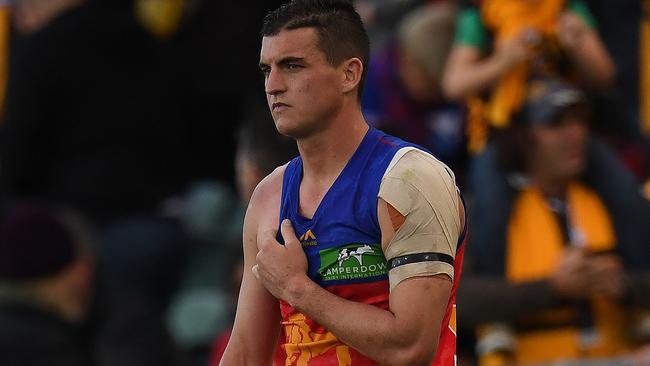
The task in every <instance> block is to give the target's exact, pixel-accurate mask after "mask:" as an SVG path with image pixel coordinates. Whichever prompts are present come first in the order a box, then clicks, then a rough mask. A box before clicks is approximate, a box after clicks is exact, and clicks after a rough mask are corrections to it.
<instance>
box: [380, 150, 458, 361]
mask: <svg viewBox="0 0 650 366" xmlns="http://www.w3.org/2000/svg"><path fill="white" fill-rule="evenodd" d="M398 159H399V160H397V163H395V164H394V165H393V164H391V168H390V170H389V171H387V173H386V174H385V176H384V179H383V180H382V184H381V187H380V190H379V221H380V226H381V229H382V245H383V247H384V254H385V256H386V259H387V261H388V263H389V281H390V288H391V291H390V310H391V312H393V313H394V314H395V317H396V318H398V319H400V321H401V322H403V324H405V325H406V327H407V328H409V331H410V332H411V334H412V336H413V337H415V338H413V339H411V341H412V342H413V343H412V344H413V347H415V350H416V351H415V352H424V353H426V354H428V356H429V357H430V358H431V357H433V355H434V353H435V351H436V349H437V348H436V347H435V346H436V345H437V341H438V339H439V337H440V329H441V325H442V321H443V319H444V316H445V310H446V308H447V305H448V303H449V297H450V295H451V289H452V283H453V278H454V267H453V261H454V257H455V255H456V245H457V241H458V236H459V235H460V232H461V230H462V228H461V225H462V220H461V219H460V218H459V205H460V203H459V196H458V192H457V189H456V186H455V182H454V177H453V174H452V173H451V171H450V170H448V168H447V167H445V166H444V165H443V164H442V163H440V162H438V161H437V160H435V158H433V157H431V156H430V155H428V154H425V153H423V152H421V151H409V152H407V153H406V154H404V155H403V156H402V157H401V158H398Z"/></svg>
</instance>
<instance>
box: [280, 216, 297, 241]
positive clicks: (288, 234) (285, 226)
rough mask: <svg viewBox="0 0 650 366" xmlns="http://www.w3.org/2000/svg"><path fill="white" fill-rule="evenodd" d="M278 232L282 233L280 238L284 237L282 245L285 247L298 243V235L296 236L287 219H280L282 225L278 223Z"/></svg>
mask: <svg viewBox="0 0 650 366" xmlns="http://www.w3.org/2000/svg"><path fill="white" fill-rule="evenodd" d="M280 232H281V233H282V238H283V239H284V245H285V246H286V247H287V248H290V247H294V246H296V245H298V244H300V241H299V240H298V237H296V232H295V231H294V230H293V225H291V221H290V220H289V219H284V220H282V225H280ZM298 246H299V245H298Z"/></svg>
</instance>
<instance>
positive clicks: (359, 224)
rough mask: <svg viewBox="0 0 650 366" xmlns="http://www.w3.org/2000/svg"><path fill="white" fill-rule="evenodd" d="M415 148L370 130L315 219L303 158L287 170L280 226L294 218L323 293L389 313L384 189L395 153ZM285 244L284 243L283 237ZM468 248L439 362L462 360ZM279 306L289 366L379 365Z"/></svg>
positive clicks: (443, 332) (459, 256) (444, 327)
mask: <svg viewBox="0 0 650 366" xmlns="http://www.w3.org/2000/svg"><path fill="white" fill-rule="evenodd" d="M412 146H414V145H413V144H410V143H407V142H404V141H402V140H400V139H398V138H395V137H393V136H389V135H386V134H385V133H383V132H381V131H379V130H377V129H374V128H372V127H371V128H370V129H369V131H368V132H367V134H366V136H365V137H364V138H363V140H362V142H361V144H360V145H359V147H358V148H357V150H356V152H355V153H354V155H353V156H352V157H351V158H350V160H349V161H348V163H347V165H346V166H345V168H344V169H343V171H342V172H341V173H340V174H339V176H338V178H337V179H336V180H335V181H334V183H333V185H332V186H331V187H330V189H329V190H328V192H327V193H326V194H325V196H324V197H323V199H322V201H321V203H320V205H319V206H318V208H317V209H316V211H315V213H314V215H313V217H312V218H311V219H308V218H306V217H303V216H302V215H300V213H299V202H298V201H299V189H300V182H301V180H302V174H303V165H302V160H301V158H300V157H297V158H295V159H293V160H292V161H291V162H289V164H288V165H287V167H286V170H285V172H284V177H283V184H282V200H281V209H280V222H282V220H284V219H289V220H291V222H292V224H293V227H294V229H295V232H296V235H297V236H298V238H299V239H300V242H301V243H302V247H303V250H304V251H305V254H306V256H307V261H308V275H309V277H310V278H311V279H312V280H313V281H314V282H316V283H317V284H318V285H320V286H321V287H323V288H324V289H326V290H328V291H330V292H331V293H333V294H335V295H337V296H340V297H343V298H345V299H348V300H351V301H357V302H362V303H365V304H369V305H373V306H377V307H379V308H382V309H388V298H389V283H388V263H387V261H386V259H385V258H384V254H383V252H382V248H381V229H380V227H379V220H378V217H377V203H378V193H379V186H380V183H381V180H382V177H383V176H384V173H385V171H386V169H387V167H388V165H389V163H390V162H391V160H392V159H393V156H394V155H395V154H396V152H397V151H399V150H400V149H401V148H404V147H412ZM417 148H418V149H420V148H419V147H417ZM278 232H279V231H278ZM463 236H464V233H463ZM278 239H279V240H280V242H281V243H282V242H283V241H282V238H281V235H279V238H278ZM459 243H462V240H459ZM463 249H464V248H462V247H460V244H459V248H458V250H457V255H456V260H455V263H454V269H455V281H454V286H453V289H452V296H451V298H450V301H449V303H448V307H447V312H446V314H445V317H444V319H443V325H442V329H441V334H440V342H439V346H438V354H437V356H436V361H435V363H434V365H442V366H451V365H454V363H455V353H456V334H455V332H456V329H455V325H456V324H455V323H456V321H455V308H456V305H455V303H456V301H455V294H456V286H457V283H458V280H459V278H460V270H461V268H460V267H461V263H462V254H463V253H462V251H463ZM280 307H281V313H282V330H283V335H282V336H281V339H280V347H282V348H284V350H285V352H286V360H285V363H284V364H285V365H290V366H294V365H295V366H324V365H334V366H345V365H352V366H370V365H379V364H378V363H377V362H374V361H372V360H371V359H369V358H367V357H365V356H363V355H362V354H361V353H359V352H358V351H356V350H355V349H353V348H352V347H350V346H348V345H346V344H344V343H342V342H340V341H339V340H338V339H337V337H336V336H335V335H334V334H332V333H331V332H329V331H328V330H327V329H325V328H324V327H322V326H321V325H319V324H317V323H316V322H314V321H313V320H312V319H310V318H309V317H307V316H305V315H304V314H302V313H300V312H299V311H297V310H296V309H294V308H293V307H292V306H291V305H289V304H288V303H286V302H284V301H281V302H280ZM276 366H277V362H276Z"/></svg>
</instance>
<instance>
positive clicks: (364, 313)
mask: <svg viewBox="0 0 650 366" xmlns="http://www.w3.org/2000/svg"><path fill="white" fill-rule="evenodd" d="M260 59H261V60H260V67H261V69H262V71H263V73H264V74H265V88H266V93H267V99H268V103H269V107H270V109H271V113H272V115H273V118H274V120H275V123H276V127H277V129H278V131H280V132H281V133H283V134H285V135H288V136H291V137H293V138H295V139H296V140H297V143H298V148H299V151H300V154H301V156H302V158H303V164H304V174H303V181H302V182H301V186H300V193H299V195H300V197H299V199H300V208H299V210H300V213H301V214H302V215H304V216H306V217H312V216H313V214H314V212H315V211H316V209H317V207H318V205H319V204H320V201H321V199H322V198H323V196H324V195H325V193H326V192H327V190H328V189H329V187H330V186H331V185H332V184H333V182H334V180H335V179H336V177H337V176H338V174H339V173H340V172H341V171H342V169H343V168H344V166H345V164H346V163H347V161H348V160H349V158H350V157H351V156H352V154H353V153H354V151H355V150H356V148H357V147H358V145H359V144H360V142H361V140H362V139H363V137H364V135H365V133H366V131H367V130H368V126H367V124H366V122H365V120H364V119H363V115H362V114H361V108H360V105H359V101H358V98H357V89H358V87H359V81H360V78H361V73H362V70H363V64H362V63H361V61H360V60H359V59H358V58H354V57H353V58H350V59H348V60H345V61H343V62H342V63H341V64H340V65H330V64H329V63H328V62H327V60H326V58H325V55H324V54H323V53H322V51H320V50H319V49H318V47H317V35H316V32H315V31H314V29H311V28H300V29H295V30H283V31H281V32H280V33H279V34H277V35H275V36H269V37H264V38H263V41H262V50H261V58H260ZM278 103H279V104H278ZM284 169H285V167H280V168H278V169H276V170H275V171H274V172H273V173H272V174H270V175H269V176H268V177H266V178H265V179H264V180H263V181H262V182H261V183H260V184H259V185H258V187H257V188H256V189H255V192H254V193H253V196H252V198H251V201H250V204H249V206H248V210H247V213H246V218H245V222H244V235H243V236H244V274H243V280H242V286H241V290H240V297H239V302H238V309H237V315H236V319H235V325H234V328H233V333H232V337H231V340H230V342H229V344H228V347H227V349H226V352H225V354H224V358H223V359H222V362H221V365H255V366H258V365H269V364H270V363H271V359H272V356H273V353H274V351H275V347H276V343H277V335H278V334H279V321H280V313H279V304H278V299H283V300H284V301H286V302H288V303H289V304H291V305H292V306H294V307H295V308H296V309H298V310H300V311H301V312H303V313H304V314H306V315H307V316H309V317H310V318H312V319H314V320H315V321H316V322H318V323H319V324H321V325H323V326H324V327H326V328H327V329H328V330H329V331H331V332H332V333H334V334H335V335H336V336H337V337H338V338H339V339H340V340H341V341H343V342H344V343H346V344H348V345H349V346H351V347H353V348H355V349H357V350H358V351H359V352H361V353H362V354H364V355H367V356H368V357H371V358H372V359H374V360H376V361H378V362H380V363H381V364H384V365H427V364H430V362H431V360H432V358H433V357H434V355H435V351H436V348H437V342H438V338H439V331H440V326H441V323H442V319H443V316H444V313H445V310H446V305H447V302H448V301H449V296H450V292H451V287H452V283H451V280H450V279H449V277H447V276H431V277H421V278H413V279H409V280H405V281H403V282H402V283H400V284H399V285H397V286H396V287H395V288H394V290H393V291H392V292H391V294H390V299H389V302H390V311H385V310H382V309H379V308H377V307H374V306H371V305H366V304H363V303H356V302H352V301H349V300H346V299H343V298H340V297H338V296H336V295H333V294H332V293H330V292H328V291H327V290H325V289H323V288H321V287H320V286H318V285H317V284H315V283H314V282H312V281H311V279H309V277H308V276H307V275H306V268H307V260H306V258H305V254H304V252H303V250H302V247H301V245H300V243H299V241H298V239H297V238H296V235H295V233H294V231H293V228H292V225H291V223H290V222H288V221H285V222H283V223H282V227H281V233H282V236H283V238H284V240H285V243H286V245H285V246H282V245H279V243H278V242H277V241H276V239H275V237H276V230H277V228H278V225H279V222H278V217H279V207H280V196H281V189H282V176H283V174H284ZM378 206H379V208H378V217H379V221H380V227H381V231H382V245H383V246H385V245H386V244H387V243H388V242H389V241H390V239H391V238H392V236H393V235H394V228H393V225H392V222H391V218H390V213H389V208H388V207H389V206H388V205H387V204H386V202H384V201H383V200H379V205H378Z"/></svg>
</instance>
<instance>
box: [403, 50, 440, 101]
mask: <svg viewBox="0 0 650 366" xmlns="http://www.w3.org/2000/svg"><path fill="white" fill-rule="evenodd" d="M398 68H399V69H398V73H399V76H400V80H401V81H402V84H403V85H404V87H405V88H406V91H407V92H408V94H409V95H410V96H411V97H412V98H413V99H415V100H417V101H421V102H426V101H430V100H433V99H435V98H437V97H438V88H437V85H436V84H437V83H436V82H435V81H434V80H432V78H431V77H430V76H429V74H428V73H427V71H426V70H425V69H424V68H423V67H422V66H421V65H420V64H419V63H418V62H417V61H416V60H415V59H414V58H413V56H412V55H411V54H409V52H407V51H406V50H403V51H402V52H401V53H400V57H399V64H398Z"/></svg>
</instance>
